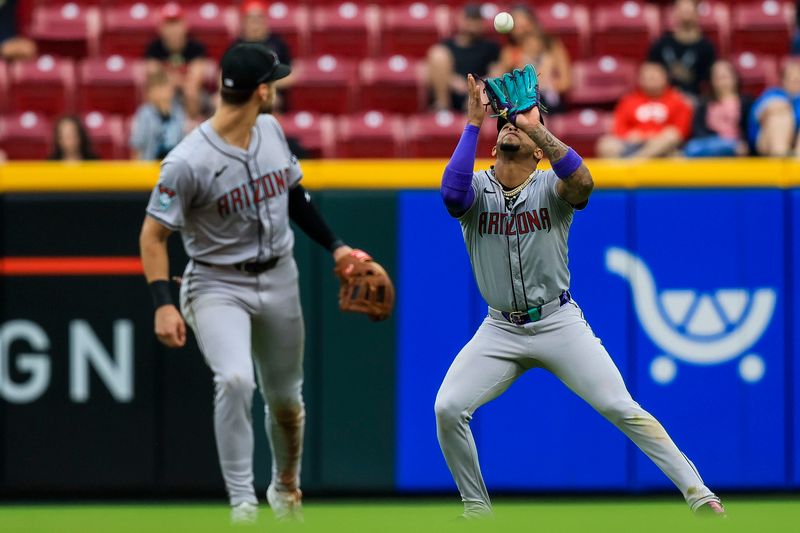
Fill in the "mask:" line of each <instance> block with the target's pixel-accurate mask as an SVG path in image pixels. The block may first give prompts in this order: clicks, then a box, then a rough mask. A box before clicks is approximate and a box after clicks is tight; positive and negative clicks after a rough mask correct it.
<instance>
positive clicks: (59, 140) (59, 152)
mask: <svg viewBox="0 0 800 533" xmlns="http://www.w3.org/2000/svg"><path fill="white" fill-rule="evenodd" d="M51 144H52V146H53V150H52V151H51V152H50V156H49V157H48V158H47V159H49V160H50V161H92V160H95V159H98V157H97V155H96V154H95V153H94V150H93V149H92V141H91V139H90V138H89V134H88V133H87V132H86V128H84V127H83V124H81V121H80V120H78V118H77V117H74V116H72V115H67V116H64V117H61V118H60V119H58V120H57V121H56V123H55V125H54V126H53V141H52V143H51Z"/></svg>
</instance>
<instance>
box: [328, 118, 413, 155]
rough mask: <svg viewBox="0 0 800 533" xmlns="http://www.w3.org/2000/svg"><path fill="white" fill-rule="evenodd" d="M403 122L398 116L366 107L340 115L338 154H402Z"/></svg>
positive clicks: (337, 135)
mask: <svg viewBox="0 0 800 533" xmlns="http://www.w3.org/2000/svg"><path fill="white" fill-rule="evenodd" d="M403 152H404V150H403V122H402V120H401V119H400V118H399V117H397V116H392V115H390V114H387V113H382V112H380V111H367V112H364V113H357V114H355V115H346V116H341V117H338V119H337V124H336V157H344V158H373V157H374V158H379V157H403V155H404V153H403Z"/></svg>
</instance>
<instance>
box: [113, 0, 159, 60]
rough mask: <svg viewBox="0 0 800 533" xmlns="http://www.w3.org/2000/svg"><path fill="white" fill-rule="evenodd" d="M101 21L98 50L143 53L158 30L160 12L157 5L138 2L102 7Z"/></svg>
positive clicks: (121, 53) (138, 55)
mask: <svg viewBox="0 0 800 533" xmlns="http://www.w3.org/2000/svg"><path fill="white" fill-rule="evenodd" d="M101 21H102V27H101V30H100V43H99V49H100V50H99V51H100V53H101V54H105V55H113V54H119V55H122V56H126V57H142V56H143V55H144V52H145V49H146V48H147V45H148V44H150V42H151V41H152V40H153V39H155V38H156V36H157V34H158V24H159V22H160V15H159V11H158V8H157V7H156V6H154V5H148V4H144V3H142V2H139V3H136V4H133V5H121V6H120V5H113V6H107V7H104V8H103V11H102V15H101Z"/></svg>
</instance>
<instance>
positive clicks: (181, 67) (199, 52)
mask: <svg viewBox="0 0 800 533" xmlns="http://www.w3.org/2000/svg"><path fill="white" fill-rule="evenodd" d="M144 55H145V58H146V59H147V73H148V74H153V73H155V72H157V71H160V70H162V69H166V71H167V73H168V75H169V77H170V79H171V81H172V83H173V84H174V85H175V87H176V88H178V89H179V91H180V94H181V96H182V98H183V102H184V105H185V106H186V111H187V112H188V113H189V116H191V117H192V118H196V117H198V116H200V114H201V113H202V110H203V98H204V93H203V76H204V72H205V68H206V48H205V46H203V45H202V44H201V43H199V42H198V41H195V40H193V39H191V38H189V35H188V30H187V27H186V22H185V21H184V20H183V10H182V9H181V6H180V5H178V4H176V3H175V2H170V3H168V4H165V5H164V7H163V8H162V9H161V25H160V26H159V37H158V38H157V39H155V40H154V41H153V42H151V43H150V45H149V46H148V47H147V50H146V51H145V54H144Z"/></svg>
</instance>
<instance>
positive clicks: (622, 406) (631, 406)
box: [598, 400, 650, 425]
mask: <svg viewBox="0 0 800 533" xmlns="http://www.w3.org/2000/svg"><path fill="white" fill-rule="evenodd" d="M598 410H599V411H600V413H601V414H602V415H603V416H604V417H606V418H607V419H608V420H610V421H611V422H612V423H613V424H616V425H620V424H622V423H624V422H625V421H629V420H635V419H638V418H641V417H642V416H644V415H647V416H650V415H648V414H647V412H646V411H645V410H644V409H642V408H641V407H640V406H639V404H638V403H636V402H635V401H633V400H621V401H617V402H611V403H609V404H606V405H604V406H602V407H600V408H599V409H598Z"/></svg>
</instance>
